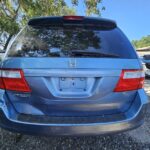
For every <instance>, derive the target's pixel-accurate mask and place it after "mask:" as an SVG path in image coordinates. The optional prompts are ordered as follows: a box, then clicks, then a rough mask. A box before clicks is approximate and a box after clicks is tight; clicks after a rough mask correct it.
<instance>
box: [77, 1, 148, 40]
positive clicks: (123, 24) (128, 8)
mask: <svg viewBox="0 0 150 150" xmlns="http://www.w3.org/2000/svg"><path fill="white" fill-rule="evenodd" d="M79 1H80V2H79V7H78V9H77V14H78V15H85V6H84V5H83V3H82V2H83V0H79ZM100 6H105V7H106V10H104V11H102V14H101V15H102V17H104V18H108V19H113V20H115V21H116V22H117V25H118V27H120V28H121V29H122V30H123V32H124V33H125V34H126V35H127V37H128V38H129V39H130V40H139V39H140V38H141V37H143V36H147V35H150V0H103V3H102V4H100Z"/></svg>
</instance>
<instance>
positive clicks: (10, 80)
mask: <svg viewBox="0 0 150 150" xmlns="http://www.w3.org/2000/svg"><path fill="white" fill-rule="evenodd" d="M0 71H1V76H0V88H1V89H5V90H12V91H18V92H31V89H30V87H29V86H28V84H27V81H26V80H25V77H24V73H23V71H22V70H21V69H1V70H0Z"/></svg>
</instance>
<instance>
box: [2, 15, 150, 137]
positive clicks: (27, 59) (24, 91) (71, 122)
mask: <svg viewBox="0 0 150 150" xmlns="http://www.w3.org/2000/svg"><path fill="white" fill-rule="evenodd" d="M143 84H144V72H143V70H142V64H141V62H140V59H139V58H138V56H137V54H136V52H135V50H134V49H133V47H132V45H131V44H130V42H129V41H128V39H127V38H126V36H125V35H124V34H123V33H122V31H121V30H120V29H119V28H118V27H117V25H116V23H115V22H114V21H111V20H108V19H102V18H92V17H82V16H63V17H40V18H33V19H31V20H29V22H28V25H27V26H26V27H25V28H24V29H23V30H22V31H21V32H20V33H19V34H18V35H17V37H16V38H15V39H14V41H13V42H12V44H10V45H9V46H8V49H7V51H6V54H5V56H4V59H3V62H2V65H1V77H0V88H1V90H0V93H1V94H0V126H1V127H2V128H5V129H8V130H10V131H15V132H21V133H25V134H34V135H99V134H108V133H116V132H123V131H126V130H130V129H134V128H137V127H139V126H140V125H142V123H143V118H144V114H145V111H146V108H147V105H148V98H147V96H146V94H145V92H144V89H143Z"/></svg>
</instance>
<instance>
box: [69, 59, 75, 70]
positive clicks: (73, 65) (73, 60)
mask: <svg viewBox="0 0 150 150" xmlns="http://www.w3.org/2000/svg"><path fill="white" fill-rule="evenodd" d="M69 67H70V68H75V67H76V59H75V58H70V59H69Z"/></svg>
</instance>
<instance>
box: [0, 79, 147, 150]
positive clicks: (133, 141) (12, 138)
mask: <svg viewBox="0 0 150 150" xmlns="http://www.w3.org/2000/svg"><path fill="white" fill-rule="evenodd" d="M145 90H146V92H147V94H148V95H149V99H150V80H146V83H145ZM32 149H35V150H47V149H48V150H61V149H62V150H68V149H69V150H83V149H85V150H91V149H92V150H99V149H104V150H106V149H127V150H130V149H131V150H132V149H134V150H149V149H150V109H148V112H147V114H146V118H145V123H144V125H143V126H141V127H140V128H138V129H135V130H133V131H128V132H125V133H121V134H116V135H111V136H108V135H107V136H95V137H35V136H28V135H20V134H14V133H11V132H8V131H5V130H3V129H0V150H32Z"/></svg>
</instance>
